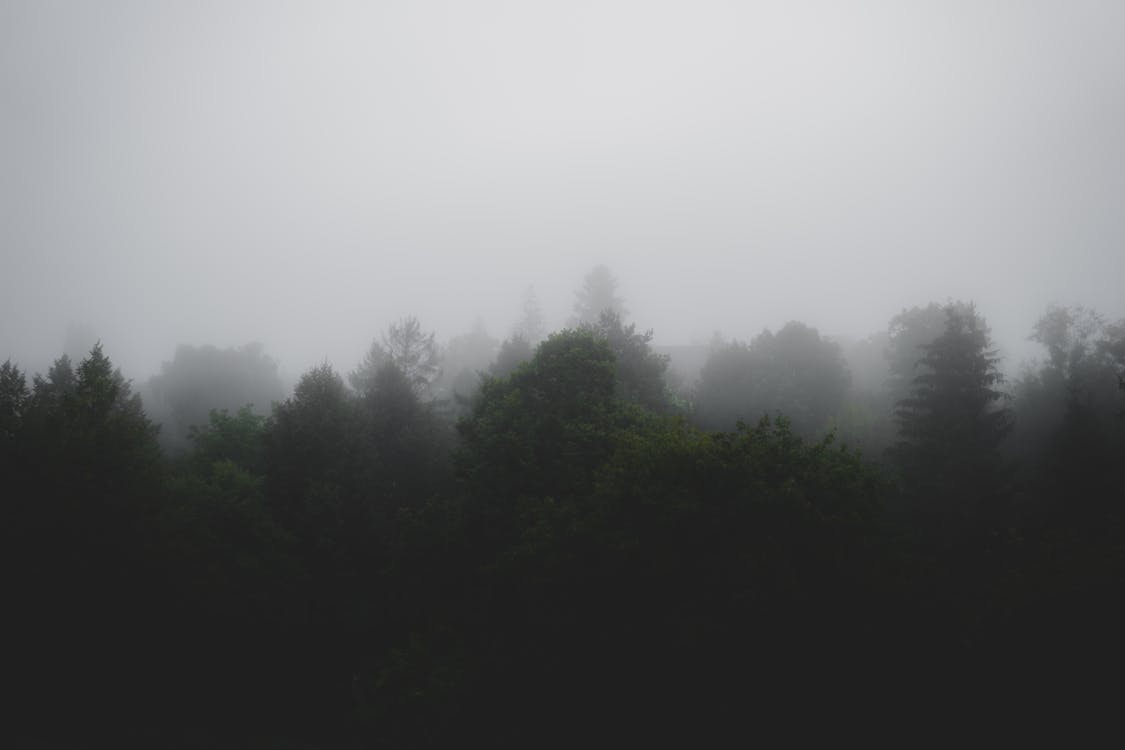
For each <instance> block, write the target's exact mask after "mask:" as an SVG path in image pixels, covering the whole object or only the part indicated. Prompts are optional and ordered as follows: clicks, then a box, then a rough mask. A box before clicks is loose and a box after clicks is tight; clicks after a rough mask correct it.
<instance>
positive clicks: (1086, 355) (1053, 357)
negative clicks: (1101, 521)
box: [1013, 305, 1125, 507]
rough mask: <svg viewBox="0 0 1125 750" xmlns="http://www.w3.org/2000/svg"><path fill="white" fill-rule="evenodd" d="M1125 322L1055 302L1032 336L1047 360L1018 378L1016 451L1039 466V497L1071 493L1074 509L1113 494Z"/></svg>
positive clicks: (1122, 427)
mask: <svg viewBox="0 0 1125 750" xmlns="http://www.w3.org/2000/svg"><path fill="white" fill-rule="evenodd" d="M1123 333H1125V325H1122V324H1118V325H1117V326H1114V325H1111V324H1109V323H1107V322H1106V320H1105V319H1104V318H1103V317H1102V316H1101V315H1099V314H1098V313H1097V312H1095V311H1093V310H1090V309H1087V308H1083V307H1059V306H1055V305H1052V306H1051V307H1049V308H1048V309H1047V311H1046V312H1045V313H1044V314H1043V315H1042V316H1041V317H1040V318H1039V320H1038V322H1037V323H1036V324H1035V328H1034V330H1033V332H1032V335H1031V337H1030V338H1031V340H1032V341H1036V342H1038V343H1039V344H1041V345H1042V346H1043V347H1044V349H1045V350H1046V353H1047V359H1046V360H1045V361H1044V362H1042V363H1040V364H1038V365H1037V366H1033V367H1029V368H1028V369H1027V370H1026V371H1025V372H1024V373H1023V375H1022V376H1021V377H1020V378H1019V379H1018V380H1017V381H1016V383H1015V407H1016V414H1017V416H1018V421H1017V424H1016V429H1015V433H1014V435H1013V443H1014V444H1015V445H1014V450H1015V451H1016V452H1017V453H1018V454H1019V455H1020V456H1022V457H1024V458H1025V459H1026V460H1025V466H1027V467H1029V468H1031V469H1032V471H1031V473H1030V474H1028V476H1027V479H1028V481H1029V482H1030V483H1031V486H1032V487H1033V488H1034V492H1036V493H1038V494H1044V493H1046V494H1051V495H1056V496H1062V495H1066V496H1069V504H1070V505H1071V506H1072V507H1078V506H1080V505H1085V504H1089V503H1090V502H1091V501H1096V500H1097V499H1099V498H1101V497H1104V496H1106V494H1107V493H1109V492H1112V490H1111V489H1110V487H1111V486H1112V479H1111V477H1112V474H1113V467H1114V466H1115V465H1116V463H1117V462H1118V461H1119V460H1120V452H1121V450H1122V449H1125V421H1123V420H1122V419H1121V410H1120V407H1121V392H1122V390H1121V380H1120V378H1121V366H1120V364H1119V359H1118V357H1117V355H1116V352H1117V351H1118V350H1120V349H1121V348H1122V347H1123V342H1125V336H1123V335H1122V334H1123Z"/></svg>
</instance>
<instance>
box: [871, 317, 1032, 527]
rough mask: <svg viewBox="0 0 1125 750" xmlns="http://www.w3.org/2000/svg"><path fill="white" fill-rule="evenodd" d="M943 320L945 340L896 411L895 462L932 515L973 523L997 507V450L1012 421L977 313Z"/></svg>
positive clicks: (928, 348)
mask: <svg viewBox="0 0 1125 750" xmlns="http://www.w3.org/2000/svg"><path fill="white" fill-rule="evenodd" d="M945 314H946V325H945V332H944V333H942V334H941V335H940V336H938V337H937V338H936V339H935V340H934V341H933V342H931V343H930V344H927V345H925V346H923V347H922V349H923V351H924V352H925V356H924V357H922V359H921V360H919V362H918V365H919V369H920V370H922V372H921V374H919V375H918V376H917V377H915V378H914V383H913V388H912V390H911V393H910V395H909V396H908V397H906V398H904V399H902V400H901V401H899V402H898V405H897V408H896V410H895V416H896V420H897V422H898V427H899V438H900V439H899V442H898V444H897V445H896V446H894V448H892V456H893V458H894V459H895V460H896V462H897V463H898V465H899V467H900V469H901V471H902V474H903V479H904V480H905V482H906V485H907V489H908V491H909V492H910V494H912V495H913V496H914V497H915V498H916V499H917V500H919V501H920V502H922V503H923V504H924V506H925V507H926V509H927V510H930V511H934V512H938V513H947V512H948V513H953V514H956V515H962V516H971V515H976V514H977V513H979V512H980V511H981V510H982V509H983V508H982V503H986V502H990V501H996V500H998V499H999V496H1000V494H1001V490H1002V487H1003V483H1004V472H1003V462H1002V459H1001V455H1000V444H1001V442H1002V441H1003V440H1004V437H1005V436H1006V435H1007V434H1008V432H1009V431H1010V429H1011V427H1012V418H1011V412H1010V410H1009V409H1007V408H1006V407H1005V406H1004V405H1003V402H1004V400H1005V398H1006V396H1005V393H1004V392H1003V391H1001V390H1000V386H1001V385H1002V384H1003V375H1002V374H1001V373H1000V371H999V370H998V369H997V363H998V361H999V358H998V357H997V355H996V350H995V349H993V348H992V343H991V340H990V338H989V332H988V328H987V326H986V325H985V323H984V321H983V320H982V319H981V318H980V316H979V315H977V313H976V310H975V308H974V307H973V306H972V305H969V306H968V308H967V309H965V308H959V307H958V306H954V305H949V306H947V307H946V309H945Z"/></svg>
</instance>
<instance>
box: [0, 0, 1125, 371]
mask: <svg viewBox="0 0 1125 750" xmlns="http://www.w3.org/2000/svg"><path fill="white" fill-rule="evenodd" d="M1123 39H1125V3H1122V2H1120V0H1104V1H1094V0H1058V1H1057V2H1036V1H1035V0H1010V1H1004V2H998V1H993V2H990V1H989V0H965V1H964V2H958V1H957V0H943V1H942V2H911V1H909V0H891V1H888V2H876V1H874V0H872V1H870V2H845V1H843V0H838V1H835V2H801V1H798V0H785V1H783V2H751V1H749V0H746V1H744V2H708V1H706V0H693V1H692V2H676V3H672V2H653V1H652V0H648V1H647V2H616V1H614V0H596V1H595V2H583V1H580V0H566V1H565V2H551V3H536V2H531V1H530V0H523V1H521V2H492V1H479V0H478V1H470V0H460V1H454V2H426V1H425V0H410V1H408V2H358V1H357V2H334V1H331V0H317V2H311V1H310V2H303V3H290V2H278V1H276V0H271V1H270V2H235V1H234V0H223V1H221V2H177V3H172V2H155V1H153V0H138V1H136V2H123V1H120V0H99V1H98V2H51V1H49V0H27V1H26V2H22V1H21V2H13V1H12V0H0V260H2V265H0V358H6V357H7V356H9V355H10V356H12V357H13V358H15V359H17V360H20V361H21V362H23V363H24V364H25V365H30V366H32V367H36V368H37V367H41V366H42V364H41V363H43V362H45V361H46V360H47V359H48V358H52V357H54V356H56V355H57V354H58V353H59V352H60V351H61V348H62V345H63V337H64V331H65V329H66V327H67V326H68V325H69V324H73V323H79V322H81V323H85V324H87V325H88V326H90V327H91V328H92V329H93V330H94V331H96V332H97V334H98V335H100V336H101V338H102V339H103V341H104V343H105V344H106V349H107V352H108V353H109V354H110V356H111V357H112V358H113V359H114V360H115V361H116V362H118V363H119V364H122V365H123V366H124V368H125V370H126V372H127V373H128V374H129V375H132V376H133V377H137V378H144V377H145V376H147V375H148V374H149V373H151V372H152V371H154V370H156V369H157V368H158V366H159V364H160V362H161V361H162V360H165V359H170V357H171V355H172V352H173V350H174V347H175V345H176V344H177V343H192V344H203V343H213V344H217V345H220V346H225V345H238V344H242V343H246V342H248V341H252V340H259V341H262V342H263V343H264V344H265V346H266V349H267V351H268V352H270V353H271V354H273V355H274V356H276V357H278V358H279V359H280V360H281V361H282V363H283V365H284V368H285V370H286V372H287V373H288V374H290V375H291V376H294V375H296V374H299V372H300V371H301V370H303V369H304V368H305V367H307V366H308V365H310V364H312V363H315V362H319V361H321V360H323V359H325V358H327V359H328V360H329V361H330V362H332V363H333V364H335V365H337V366H338V367H339V368H340V369H344V370H346V369H348V368H350V367H351V366H353V365H354V363H355V362H356V361H357V360H358V359H359V358H360V357H361V356H362V354H363V352H364V350H365V349H366V346H367V344H368V343H369V341H370V340H371V338H372V336H373V335H374V334H375V333H376V332H377V331H378V330H380V329H381V328H383V327H384V326H385V325H386V323H388V322H389V321H391V320H392V319H394V318H397V317H400V316H402V315H406V314H411V313H413V314H417V315H419V316H420V317H421V318H422V320H423V322H424V323H425V324H426V325H427V326H428V327H432V328H436V329H438V331H439V334H440V336H441V337H443V338H445V337H448V336H451V335H454V334H456V333H459V332H461V331H464V330H467V329H468V328H469V327H470V325H471V323H472V320H473V318H474V317H475V316H476V315H478V314H479V315H481V316H482V317H483V319H484V320H485V322H486V324H487V325H488V327H489V329H490V331H491V332H492V333H493V334H494V335H504V334H506V333H507V329H508V327H509V326H510V324H511V322H512V320H513V319H514V317H515V316H516V314H517V312H518V310H519V307H520V302H521V295H522V293H523V290H524V288H525V287H526V286H527V285H529V284H534V285H535V287H536V289H537V290H538V293H539V296H540V299H541V301H542V304H543V307H544V312H545V313H546V316H547V318H548V322H549V323H550V324H551V325H552V327H558V326H561V325H562V324H563V323H564V322H565V319H566V317H567V315H568V313H569V312H570V307H571V304H572V300H573V291H574V289H575V288H576V287H577V286H578V284H579V283H580V281H581V278H582V276H583V274H584V273H585V272H586V271H587V270H588V269H589V268H590V267H591V266H593V265H594V264H595V263H598V262H604V263H606V264H608V265H609V266H610V268H611V269H612V270H613V271H614V273H615V274H616V275H617V276H618V277H619V279H620V281H621V289H620V291H621V293H622V294H623V296H625V298H626V300H627V302H628V304H629V307H630V309H631V311H632V313H633V318H634V319H635V320H636V321H637V322H638V323H639V324H640V325H641V326H642V327H645V328H648V327H651V328H653V329H655V333H656V340H657V341H658V342H659V343H686V342H690V341H692V340H699V339H706V338H708V337H709V336H710V334H711V332H712V331H714V330H716V329H719V330H721V331H722V332H723V333H724V334H726V335H728V336H738V337H749V336H752V335H753V334H755V333H757V332H758V331H760V330H761V329H762V328H763V327H766V326H768V327H771V328H776V327H778V326H779V325H781V324H783V323H784V322H785V321H787V320H789V319H794V318H796V319H801V320H804V321H806V322H808V323H810V324H811V325H815V326H817V327H819V328H820V329H821V330H822V331H824V332H827V333H834V334H848V335H855V336H859V335H865V334H867V333H869V332H872V331H875V330H879V329H883V328H885V326H886V323H887V320H888V319H889V318H890V316H891V315H893V314H894V313H896V312H897V311H898V310H900V309H901V308H902V307H904V306H912V305H914V304H924V303H926V302H928V301H930V300H939V301H940V300H944V299H945V298H947V297H958V298H966V299H974V300H976V301H977V303H978V306H979V307H980V309H981V310H982V312H984V314H985V315H986V316H987V318H988V319H989V322H990V323H991V324H992V327H993V331H994V333H995V335H996V337H997V338H998V339H999V340H1000V341H1001V343H1003V344H1004V345H1005V347H1006V348H1008V349H1009V350H1010V351H1013V352H1014V351H1021V352H1022V351H1024V350H1025V349H1026V346H1025V345H1024V344H1023V343H1022V339H1023V338H1024V337H1025V336H1026V335H1027V333H1028V332H1029V330H1030V328H1031V325H1032V324H1033V322H1034V320H1035V318H1036V316H1037V315H1038V314H1039V313H1040V312H1041V311H1042V309H1043V308H1044V307H1045V305H1046V304H1047V303H1049V302H1052V301H1053V302H1058V303H1062V304H1077V303H1084V304H1087V305H1092V306H1094V307H1097V308H1099V309H1100V310H1102V311H1103V312H1104V313H1106V314H1107V315H1109V316H1110V317H1115V318H1116V317H1122V316H1125V242H1123V240H1125V205H1123V204H1125V137H1123V134H1125V43H1123V41H1122V40H1123Z"/></svg>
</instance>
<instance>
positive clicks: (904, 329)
mask: <svg viewBox="0 0 1125 750" xmlns="http://www.w3.org/2000/svg"><path fill="white" fill-rule="evenodd" d="M950 306H952V307H953V308H954V309H956V310H958V311H960V312H962V313H968V312H969V310H970V306H969V305H968V304H966V303H964V302H961V301H959V300H953V301H950V302H947V303H946V304H944V305H941V304H938V303H936V302H931V303H929V304H928V305H926V306H925V307H917V306H916V307H912V308H910V309H909V310H905V309H904V310H903V311H902V312H900V313H898V314H897V315H895V316H894V317H893V318H891V321H890V324H889V325H888V327H887V337H886V339H887V340H886V349H885V356H886V360H887V370H888V375H887V382H886V388H887V392H888V396H889V403H890V406H891V411H893V409H894V404H896V403H898V402H899V401H900V400H902V399H903V398H906V397H907V396H908V395H909V394H910V392H911V390H912V389H913V388H914V378H916V377H917V376H918V375H920V374H921V373H922V371H923V370H924V368H925V367H926V364H925V361H924V360H925V356H926V351H925V347H926V346H927V345H928V344H930V343H932V342H933V341H934V339H936V338H937V337H938V336H940V335H942V334H943V333H944V332H945V326H946V322H947V314H946V310H947V309H948V308H949V307H950ZM974 314H975V312H974Z"/></svg>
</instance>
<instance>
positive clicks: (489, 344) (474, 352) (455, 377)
mask: <svg viewBox="0 0 1125 750" xmlns="http://www.w3.org/2000/svg"><path fill="white" fill-rule="evenodd" d="M499 346H500V342H498V341H497V340H496V339H494V338H492V336H490V335H489V334H488V331H487V330H486V329H485V327H484V321H482V320H481V319H480V318H477V319H476V320H475V321H474V322H473V327H472V330H470V331H467V332H466V333H463V334H461V335H460V336H454V337H453V338H452V339H450V341H449V343H448V344H447V345H446V347H445V350H444V351H443V352H442V359H441V376H440V378H439V380H438V384H439V389H438V390H439V391H440V392H441V394H442V395H443V396H444V397H447V398H448V397H453V398H458V397H468V396H471V395H472V394H473V392H474V391H476V389H477V386H478V385H480V374H481V373H483V372H486V371H487V370H488V367H489V365H490V364H491V363H492V361H493V359H495V357H496V352H497V349H498V348H499Z"/></svg>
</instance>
